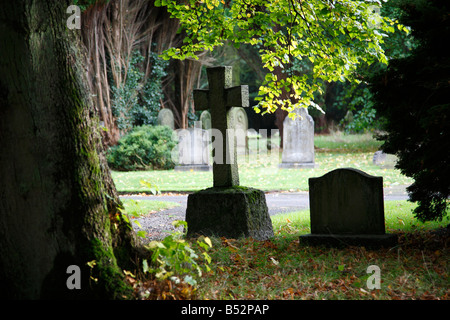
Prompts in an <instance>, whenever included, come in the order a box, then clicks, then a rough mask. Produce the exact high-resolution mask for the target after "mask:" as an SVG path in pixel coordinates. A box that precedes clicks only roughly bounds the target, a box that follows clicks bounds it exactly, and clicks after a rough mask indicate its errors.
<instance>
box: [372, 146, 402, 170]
mask: <svg viewBox="0 0 450 320" xmlns="http://www.w3.org/2000/svg"><path fill="white" fill-rule="evenodd" d="M372 161H373V164H375V165H377V166H380V167H382V168H389V169H391V168H395V165H396V164H397V156H396V155H394V154H389V153H384V152H383V151H381V150H379V151H377V152H375V153H374V154H373V160H372Z"/></svg>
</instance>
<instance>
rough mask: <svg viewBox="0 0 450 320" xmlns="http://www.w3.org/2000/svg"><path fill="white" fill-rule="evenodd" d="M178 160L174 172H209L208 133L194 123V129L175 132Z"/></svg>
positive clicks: (197, 123) (197, 122)
mask: <svg viewBox="0 0 450 320" xmlns="http://www.w3.org/2000/svg"><path fill="white" fill-rule="evenodd" d="M177 135H178V160H177V165H176V166H175V169H174V170H175V171H191V170H192V171H210V170H211V165H210V159H209V133H208V131H207V130H203V129H202V128H201V123H200V121H196V122H195V125H194V128H188V129H180V130H177Z"/></svg>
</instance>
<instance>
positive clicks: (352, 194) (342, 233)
mask: <svg viewBox="0 0 450 320" xmlns="http://www.w3.org/2000/svg"><path fill="white" fill-rule="evenodd" d="M309 202H310V215H311V234H309V235H305V236H301V237H300V239H301V240H303V241H304V243H305V242H306V243H309V244H331V245H339V244H348V245H365V246H383V245H386V246H392V245H395V243H396V241H397V238H396V237H395V235H387V234H386V233H385V226H384V222H385V221H384V200H383V178H382V177H375V176H371V175H368V174H367V173H365V172H363V171H360V170H357V169H353V168H343V169H336V170H333V171H331V172H328V173H327V174H325V175H323V176H322V177H318V178H310V179H309Z"/></svg>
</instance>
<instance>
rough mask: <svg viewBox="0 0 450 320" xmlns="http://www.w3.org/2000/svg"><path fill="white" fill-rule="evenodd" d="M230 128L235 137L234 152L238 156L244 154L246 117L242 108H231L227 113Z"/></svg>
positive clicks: (246, 144)
mask: <svg viewBox="0 0 450 320" xmlns="http://www.w3.org/2000/svg"><path fill="white" fill-rule="evenodd" d="M228 116H229V122H230V127H231V128H232V129H234V133H235V136H236V151H237V153H238V154H246V153H247V150H248V138H247V130H248V117H247V113H246V112H245V110H244V108H241V107H233V108H231V109H230V111H229V112H228Z"/></svg>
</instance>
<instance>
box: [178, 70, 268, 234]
mask: <svg viewBox="0 0 450 320" xmlns="http://www.w3.org/2000/svg"><path fill="white" fill-rule="evenodd" d="M207 75H208V82H209V90H194V103H195V108H196V110H205V109H207V108H209V109H210V111H211V123H212V127H213V128H214V131H217V132H216V135H215V139H217V140H220V143H221V144H222V145H223V149H224V152H223V153H221V154H220V155H219V156H217V155H216V156H215V157H214V162H213V187H212V188H208V189H205V190H200V191H198V192H195V193H193V194H190V195H189V197H188V202H187V209H186V222H187V225H188V228H187V236H188V237H190V236H194V235H198V234H202V235H207V236H219V237H229V238H237V237H242V236H244V237H253V238H255V239H258V240H263V239H268V238H270V237H272V236H273V229H272V221H271V219H270V216H269V213H268V208H267V204H266V198H265V195H264V192H263V191H261V190H257V189H253V188H247V187H242V186H239V175H238V165H237V161H236V158H237V156H236V148H234V147H233V145H232V143H233V141H230V140H233V139H229V136H230V135H229V134H227V130H229V129H230V123H229V122H228V120H229V118H230V117H229V116H228V112H229V110H230V108H232V107H248V105H249V101H248V87H247V86H237V87H232V86H231V79H232V69H231V67H217V68H208V69H207Z"/></svg>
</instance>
